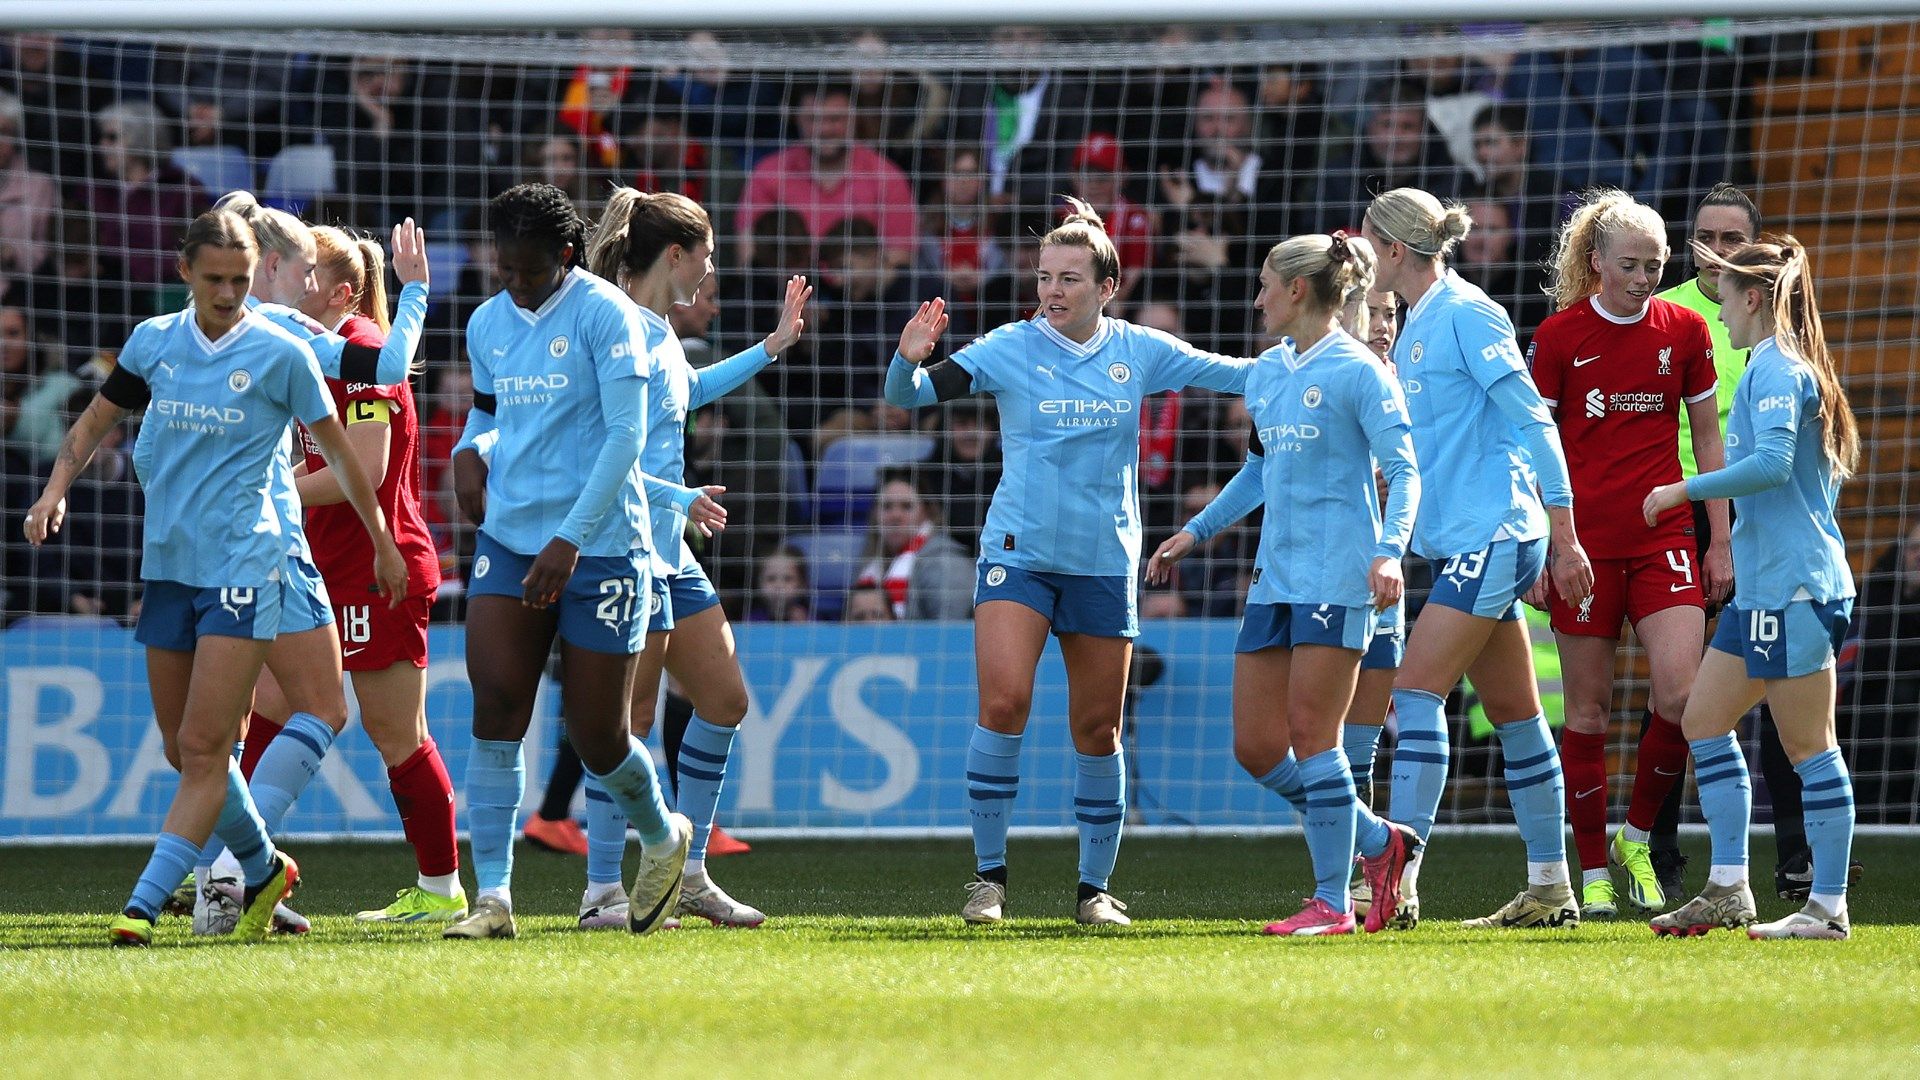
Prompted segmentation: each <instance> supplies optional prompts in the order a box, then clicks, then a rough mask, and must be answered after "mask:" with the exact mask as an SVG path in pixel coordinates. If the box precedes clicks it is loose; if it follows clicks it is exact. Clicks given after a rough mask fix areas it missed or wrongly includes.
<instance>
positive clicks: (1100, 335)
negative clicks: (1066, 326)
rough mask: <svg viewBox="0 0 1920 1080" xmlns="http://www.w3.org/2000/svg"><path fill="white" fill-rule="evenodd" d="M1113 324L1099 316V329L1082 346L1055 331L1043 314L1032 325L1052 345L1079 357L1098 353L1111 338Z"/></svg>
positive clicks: (1036, 316)
mask: <svg viewBox="0 0 1920 1080" xmlns="http://www.w3.org/2000/svg"><path fill="white" fill-rule="evenodd" d="M1113 322H1114V320H1112V319H1110V318H1108V317H1106V316H1105V315H1102V316H1100V328H1099V329H1098V330H1095V331H1094V332H1093V336H1092V337H1090V338H1088V339H1087V343H1086V344H1084V345H1082V344H1081V343H1079V342H1077V341H1075V340H1073V339H1072V338H1070V337H1068V336H1067V335H1065V334H1063V333H1061V332H1060V331H1058V330H1055V329H1054V328H1053V324H1052V323H1050V322H1048V321H1047V317H1046V315H1045V314H1044V313H1043V314H1040V315H1035V316H1034V317H1033V323H1034V325H1035V326H1038V327H1039V328H1040V332H1041V333H1042V334H1045V335H1046V336H1047V337H1048V338H1050V339H1051V340H1052V341H1053V343H1054V344H1056V345H1058V346H1060V347H1061V348H1063V349H1065V350H1067V351H1068V352H1070V353H1072V354H1073V355H1075V356H1081V357H1085V356H1092V355H1093V354H1094V353H1097V352H1099V351H1100V349H1101V347H1102V346H1104V345H1105V344H1106V343H1107V340H1108V339H1109V338H1111V337H1113Z"/></svg>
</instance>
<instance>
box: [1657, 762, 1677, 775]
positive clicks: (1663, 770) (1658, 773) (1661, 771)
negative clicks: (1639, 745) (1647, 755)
mask: <svg viewBox="0 0 1920 1080" xmlns="http://www.w3.org/2000/svg"><path fill="white" fill-rule="evenodd" d="M1653 772H1654V775H1656V776H1679V775H1680V770H1679V769H1674V770H1673V771H1671V772H1669V771H1667V770H1666V769H1663V768H1661V767H1660V766H1658V765H1655V766H1654V767H1653Z"/></svg>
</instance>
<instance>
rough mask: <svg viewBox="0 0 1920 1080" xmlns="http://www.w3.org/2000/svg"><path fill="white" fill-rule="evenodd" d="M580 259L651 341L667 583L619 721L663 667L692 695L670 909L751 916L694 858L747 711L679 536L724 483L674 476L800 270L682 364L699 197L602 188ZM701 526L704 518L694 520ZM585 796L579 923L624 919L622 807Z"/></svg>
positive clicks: (786, 333)
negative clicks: (681, 328) (736, 328)
mask: <svg viewBox="0 0 1920 1080" xmlns="http://www.w3.org/2000/svg"><path fill="white" fill-rule="evenodd" d="M587 267H588V269H589V270H591V271H592V272H593V273H595V274H596V275H598V276H599V277H602V278H604V279H606V280H608V281H613V282H617V283H619V285H620V287H621V289H622V290H623V291H624V292H625V293H626V295H627V297H628V298H629V299H630V300H632V301H633V302H634V304H635V305H637V306H638V308H639V313H640V323H641V325H642V326H643V327H644V328H645V331H646V335H647V337H646V340H647V348H648V350H649V352H650V353H651V355H652V364H653V376H652V379H651V380H650V382H649V384H648V391H647V401H648V406H649V408H650V409H651V410H652V416H651V418H650V419H649V421H648V423H647V442H646V447H645V448H644V449H643V450H642V451H641V453H640V467H641V470H642V471H643V472H644V473H645V474H646V478H647V493H648V498H649V499H650V500H652V502H653V514H652V518H653V551H654V554H655V555H656V556H659V557H661V559H662V561H661V562H658V563H656V564H655V573H656V574H658V575H659V577H660V578H661V580H662V581H664V582H665V583H666V593H667V598H666V603H664V604H662V605H661V606H660V607H659V608H658V609H657V610H655V611H653V612H652V614H651V616H650V619H649V624H648V627H647V644H646V648H645V649H644V650H643V651H642V652H641V653H640V658H639V661H638V663H637V665H636V668H635V672H634V680H633V710H632V714H631V720H630V722H631V725H632V727H633V730H634V732H635V734H637V735H638V736H639V737H641V738H643V739H644V738H645V737H646V735H647V732H648V731H649V730H650V729H651V728H652V726H653V714H654V706H655V705H656V704H658V702H659V697H660V673H661V671H662V669H664V670H666V671H668V672H671V673H672V674H673V677H674V679H675V680H676V681H677V682H678V683H679V684H680V686H681V687H682V688H683V689H684V690H685V692H686V694H687V696H688V698H689V699H690V700H691V701H692V702H693V707H694V711H695V714H696V715H695V716H694V717H693V719H692V721H691V723H689V724H688V726H687V733H686V737H685V739H684V741H683V742H682V743H681V745H680V796H679V806H678V809H679V810H680V812H681V813H683V814H685V815H686V816H687V818H688V820H690V821H692V822H693V841H692V844H691V845H690V847H689V849H688V854H687V866H686V874H685V877H684V879H683V880H682V883H681V886H680V897H679V901H678V903H677V906H676V910H677V913H678V914H681V915H693V916H698V917H700V918H703V919H706V920H707V921H709V922H711V923H713V924H714V925H716V926H733V927H753V926H759V925H760V924H761V923H762V922H765V921H766V915H765V914H764V913H762V912H761V911H759V910H758V909H756V908H753V907H751V906H749V905H747V904H742V903H740V902H739V901H737V900H735V899H734V898H733V897H731V896H729V895H727V893H726V892H725V890H723V889H721V888H720V886H718V885H716V884H714V882H713V879H712V878H711V877H710V876H709V875H708V873H707V868H706V861H707V838H708V837H709V836H710V835H711V834H712V832H713V819H714V813H715V811H716V810H717V809H718V807H719V804H720V788H721V784H722V783H723V782H724V781H725V779H726V772H727V760H728V758H729V757H730V755H731V754H732V751H733V740H734V734H735V732H737V731H738V730H739V728H740V721H742V720H743V719H745V718H746V715H747V684H746V680H745V678H744V676H742V674H741V672H740V662H739V660H737V659H736V658H735V655H734V644H733V628H732V627H731V626H729V625H728V623H727V616H726V612H724V611H722V610H721V608H720V597H719V595H718V594H716V593H715V592H714V591H713V585H712V584H711V583H710V582H709V581H708V580H707V573H706V571H705V570H704V569H702V568H701V566H700V563H699V561H698V560H696V559H695V558H694V557H693V550H692V548H690V547H688V546H687V541H686V539H685V536H684V532H685V528H686V521H687V519H688V513H689V511H693V512H694V514H695V520H696V523H697V522H698V520H699V519H700V518H701V517H703V516H709V517H710V516H712V515H715V514H717V515H719V516H721V517H724V515H725V511H724V510H721V509H720V508H719V507H718V506H717V505H716V504H715V503H714V502H713V497H714V496H717V495H719V494H720V493H721V492H722V491H724V490H725V489H724V488H720V487H717V486H714V487H707V488H705V489H702V490H695V489H690V488H686V487H683V486H681V480H682V479H683V477H684V476H685V473H686V439H687V417H688V415H689V414H690V413H692V412H693V410H695V409H698V408H700V407H701V406H702V405H705V404H707V403H709V402H712V401H715V400H717V399H719V398H721V397H723V396H725V395H726V394H727V393H728V392H730V391H732V390H733V389H734V388H736V387H738V386H739V385H741V384H742V383H744V382H746V381H747V380H748V379H751V378H752V377H753V376H754V375H755V374H756V373H758V372H759V371H760V370H761V369H762V368H765V367H766V366H767V365H768V364H771V363H772V362H773V361H774V359H775V358H776V357H778V356H779V355H780V354H781V353H782V352H784V351H786V350H787V349H788V348H790V347H792V345H793V344H794V342H796V341H798V340H799V339H800V334H801V331H802V330H804V329H805V327H806V323H805V321H804V320H803V318H802V315H801V313H802V312H803V311H804V310H805V308H806V304H807V301H808V299H810V298H811V297H812V295H813V290H812V289H811V288H810V287H808V285H807V279H806V278H804V277H793V278H789V279H788V281H787V293H786V301H785V305H784V307H783V308H782V311H781V316H780V323H779V326H778V328H777V329H776V330H775V331H774V332H773V333H771V334H769V335H767V337H766V339H765V340H764V341H762V342H761V343H760V344H758V345H755V346H754V347H752V348H750V349H747V350H745V351H744V352H741V353H739V354H737V355H735V356H732V357H729V358H727V359H725V360H722V361H720V362H719V363H717V364H714V365H712V366H711V367H708V368H705V369H701V370H695V369H694V367H693V365H691V364H689V363H688V362H687V354H686V352H685V351H684V350H683V349H681V347H680V339H679V338H678V337H677V336H676V335H675V334H674V332H673V327H672V326H671V325H670V324H669V323H668V322H667V313H668V312H669V311H671V310H672V308H673V306H674V305H675V304H689V303H692V302H693V299H694V296H695V294H696V293H698V292H699V290H700V285H701V283H702V282H704V281H705V280H706V279H707V277H708V275H710V274H712V273H713V225H712V223H711V221H710V220H709V219H708V217H707V212H706V210H704V209H703V208H701V206H700V204H699V203H697V202H694V201H693V200H692V199H689V198H687V197H686V196H684V195H679V194H675V193H673V192H658V193H651V194H649V193H642V192H639V191H635V190H633V189H632V188H617V189H615V190H614V192H613V195H612V196H611V197H610V198H609V199H608V200H607V209H606V213H604V214H603V215H601V218H600V224H599V226H598V228H596V229H595V231H594V234H593V237H592V239H591V240H589V241H588V243H587ZM700 528H701V529H702V531H706V530H707V527H706V526H705V525H701V526H700ZM708 534H709V535H711V533H710V532H709V533H708ZM586 803H587V891H586V894H585V895H584V896H582V897H581V900H580V927H581V928H582V929H598V928H603V927H607V926H612V925H617V924H618V923H624V922H625V921H626V912H627V898H626V894H625V892H624V890H622V889H621V888H620V862H621V857H622V854H623V853H624V852H625V850H626V845H627V821H626V818H625V817H624V816H622V815H621V813H620V809H619V807H618V806H616V805H615V804H614V803H613V801H612V800H611V799H609V798H608V797H607V793H606V791H605V790H604V789H602V788H601V786H600V784H599V783H598V782H597V781H595V780H592V779H589V780H588V781H587V783H586Z"/></svg>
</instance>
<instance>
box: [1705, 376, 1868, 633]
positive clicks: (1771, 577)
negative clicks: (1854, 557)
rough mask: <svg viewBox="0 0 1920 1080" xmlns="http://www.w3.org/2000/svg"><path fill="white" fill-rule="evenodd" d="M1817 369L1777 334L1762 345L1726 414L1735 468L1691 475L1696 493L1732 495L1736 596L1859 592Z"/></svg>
mask: <svg viewBox="0 0 1920 1080" xmlns="http://www.w3.org/2000/svg"><path fill="white" fill-rule="evenodd" d="M1824 433H1825V424H1824V423H1823V422H1822V421H1821V418H1820V387H1819V384H1818V383H1817V382H1816V381H1815V379H1814V372H1813V368H1812V367H1810V366H1808V365H1807V363H1806V361H1804V360H1801V359H1799V358H1797V357H1794V356H1792V355H1789V354H1788V353H1787V352H1786V351H1784V350H1782V349H1781V348H1780V345H1779V343H1778V342H1777V341H1775V340H1774V339H1773V338H1768V339H1767V340H1765V341H1762V342H1761V343H1760V344H1758V345H1755V346H1754V347H1753V354H1752V356H1751V357H1749V359H1748V360H1747V370H1746V371H1745V372H1743V373H1742V374H1741V376H1740V383H1739V385H1738V386H1737V387H1735V389H1734V392H1733V410H1732V412H1730V413H1729V414H1728V415H1727V467H1726V468H1724V469H1721V470H1719V471H1717V472H1710V473H1701V474H1700V475H1699V476H1696V477H1694V478H1693V479H1691V480H1689V481H1687V496H1688V497H1689V498H1693V499H1732V500H1733V510H1734V518H1733V602H1734V604H1735V605H1736V606H1738V607H1740V608H1743V609H1749V610H1763V611H1764V610H1779V609H1782V608H1785V607H1786V606H1787V604H1788V603H1789V602H1791V601H1793V600H1812V601H1813V602H1815V603H1826V602H1828V601H1833V600H1844V599H1846V598H1848V597H1851V596H1853V594H1854V592H1853V571H1852V569H1851V568H1850V567H1849V566H1848V565H1847V548H1846V542H1845V541H1843V540H1842V539H1841V538H1840V526H1839V525H1838V524H1837V523H1836V522H1835V521H1834V518H1833V508H1834V503H1835V501H1836V500H1838V499H1839V497H1840V480H1839V478H1838V477H1836V476H1835V475H1834V472H1833V465H1832V462H1830V461H1828V460H1827V455H1826V450H1825V447H1824V446H1823V444H1822V443H1823V438H1824Z"/></svg>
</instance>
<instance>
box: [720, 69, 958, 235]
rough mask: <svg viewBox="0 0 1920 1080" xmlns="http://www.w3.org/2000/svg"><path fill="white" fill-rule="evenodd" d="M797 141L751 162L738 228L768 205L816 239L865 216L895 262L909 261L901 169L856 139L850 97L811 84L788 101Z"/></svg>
mask: <svg viewBox="0 0 1920 1080" xmlns="http://www.w3.org/2000/svg"><path fill="white" fill-rule="evenodd" d="M793 119H794V125H795V126H796V127H797V128H798V129H799V131H800V141H799V142H797V143H795V144H794V145H792V146H789V147H787V148H786V149H785V150H782V151H780V152H779V153H777V154H774V155H772V156H770V157H768V158H766V159H765V160H763V161H761V162H760V164H759V165H757V166H755V167H754V170H753V175H752V176H750V177H748V178H747V186H746V190H744V191H742V192H741V194H740V204H739V211H738V216H737V217H736V219H735V220H736V228H737V229H738V230H739V232H740V233H741V234H742V236H745V235H746V234H747V232H748V230H749V229H750V228H751V227H752V225H753V222H754V220H755V219H757V218H758V217H759V216H760V215H761V214H762V213H764V212H765V211H767V210H769V209H780V208H785V209H791V210H793V211H795V212H797V213H798V214H799V215H800V217H801V218H802V219H803V220H804V221H805V222H806V223H807V231H808V232H809V233H811V234H812V235H813V236H814V238H815V239H819V238H821V237H823V236H825V235H826V234H827V231H828V230H830V229H832V228H833V227H834V226H835V225H838V224H839V223H840V222H842V221H845V220H846V219H848V218H851V217H861V218H867V219H869V220H871V221H872V222H873V224H874V227H875V228H876V230H877V231H878V233H879V237H880V244H881V247H882V248H884V249H885V250H886V252H887V255H888V260H889V262H891V263H892V264H893V265H895V266H904V265H906V264H907V263H909V262H911V261H913V252H914V247H915V245H916V243H917V242H918V239H919V235H920V226H919V221H918V217H919V212H918V210H917V209H916V202H915V199H914V197H913V188H912V186H911V185H910V184H908V183H907V174H906V173H904V172H902V171H901V169H900V166H898V165H895V164H894V163H893V162H891V161H889V160H887V158H886V156H885V155H883V154H881V153H880V152H879V151H877V150H875V149H873V148H872V147H870V146H867V145H865V144H863V143H860V142H858V141H856V140H855V139H854V126H855V123H856V117H855V115H854V108H853V94H852V91H850V90H849V89H848V88H847V87H845V86H841V85H837V84H833V83H816V84H813V85H811V86H808V87H806V88H805V89H803V90H802V91H801V92H800V95H799V97H798V98H797V99H796V100H795V102H794V110H793Z"/></svg>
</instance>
